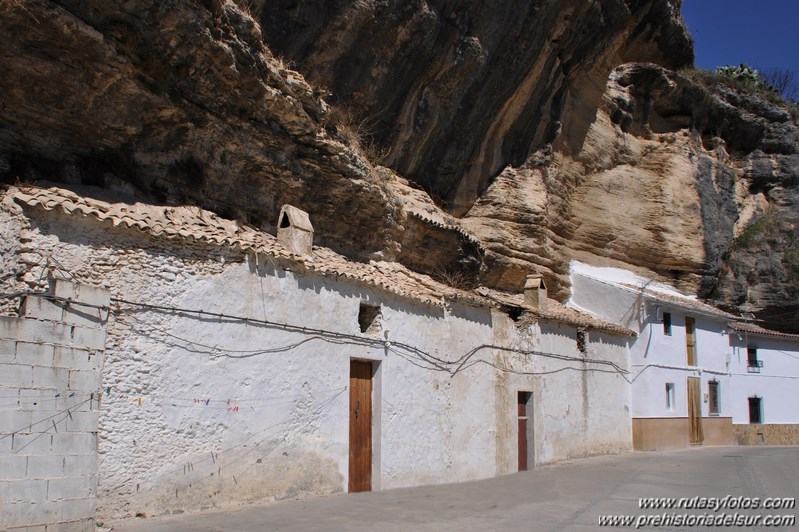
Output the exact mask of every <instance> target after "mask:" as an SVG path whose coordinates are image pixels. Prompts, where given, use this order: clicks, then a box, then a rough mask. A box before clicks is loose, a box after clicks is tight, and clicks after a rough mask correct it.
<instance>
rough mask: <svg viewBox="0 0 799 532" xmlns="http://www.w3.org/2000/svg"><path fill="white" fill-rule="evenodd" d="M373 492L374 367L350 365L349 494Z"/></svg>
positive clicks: (358, 363)
mask: <svg viewBox="0 0 799 532" xmlns="http://www.w3.org/2000/svg"><path fill="white" fill-rule="evenodd" d="M371 489H372V364H371V363H370V362H361V361H357V360H353V361H351V362H350V483H349V491H350V492H355V491H371Z"/></svg>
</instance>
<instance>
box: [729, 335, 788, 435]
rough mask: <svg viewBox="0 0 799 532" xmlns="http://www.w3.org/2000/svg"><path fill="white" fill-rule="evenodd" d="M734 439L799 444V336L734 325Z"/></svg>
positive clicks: (732, 405) (732, 339)
mask: <svg viewBox="0 0 799 532" xmlns="http://www.w3.org/2000/svg"><path fill="white" fill-rule="evenodd" d="M730 344H731V345H732V362H731V364H730V372H731V374H732V390H731V393H730V406H731V408H732V422H733V430H734V432H735V439H736V441H737V442H738V443H740V444H744V445H762V444H766V445H797V444H799V411H797V408H796V405H797V404H799V335H796V334H785V333H780V332H776V331H770V330H767V329H764V328H762V327H759V326H757V325H755V324H752V323H745V322H744V323H742V322H737V323H730Z"/></svg>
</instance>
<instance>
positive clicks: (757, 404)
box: [749, 395, 763, 423]
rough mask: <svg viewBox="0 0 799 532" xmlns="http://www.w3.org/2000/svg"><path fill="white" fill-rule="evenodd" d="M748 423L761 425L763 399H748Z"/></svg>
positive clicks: (754, 397)
mask: <svg viewBox="0 0 799 532" xmlns="http://www.w3.org/2000/svg"><path fill="white" fill-rule="evenodd" d="M749 423H763V398H762V397H758V396H756V395H755V396H753V397H750V398H749Z"/></svg>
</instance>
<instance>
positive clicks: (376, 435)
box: [347, 358, 382, 492]
mask: <svg viewBox="0 0 799 532" xmlns="http://www.w3.org/2000/svg"><path fill="white" fill-rule="evenodd" d="M356 364H364V365H369V366H370V368H371V376H370V382H371V403H370V404H371V423H370V425H369V426H370V435H369V438H370V440H371V441H370V446H371V457H370V467H369V472H370V473H369V474H370V479H369V484H370V486H369V489H368V490H358V491H377V490H379V489H380V484H381V482H380V469H381V467H380V464H381V459H380V457H381V446H380V433H381V430H380V429H381V416H380V412H381V410H382V409H381V394H380V390H381V388H382V371H381V369H382V368H381V366H382V364H381V363H380V361H379V360H373V359H366V358H350V359H349V365H348V379H347V383H348V386H349V387H351V385H352V382H351V381H352V368H353V366H354V365H356ZM351 417H352V390H351V389H350V394H349V401H348V403H347V426H348V438H347V448H348V449H351V447H352V437H353V433H352V426H353V425H352V419H351ZM351 460H352V455H351V453H350V452H348V453H347V470H348V480H347V491H348V492H352V491H353V490H352V483H351V480H350V477H351V473H352V466H351Z"/></svg>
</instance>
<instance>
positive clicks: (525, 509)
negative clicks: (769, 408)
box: [114, 447, 799, 532]
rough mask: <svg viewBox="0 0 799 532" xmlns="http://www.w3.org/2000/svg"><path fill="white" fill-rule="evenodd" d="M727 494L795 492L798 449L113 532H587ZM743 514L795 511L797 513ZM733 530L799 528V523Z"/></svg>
mask: <svg viewBox="0 0 799 532" xmlns="http://www.w3.org/2000/svg"><path fill="white" fill-rule="evenodd" d="M725 495H733V496H735V497H738V496H748V497H760V498H766V497H797V496H799V447H708V448H695V449H686V450H680V451H668V452H653V453H628V454H624V455H617V456H601V457H594V458H586V459H580V460H573V461H569V462H565V463H560V464H556V465H551V466H544V467H540V468H538V469H536V470H534V471H530V472H525V473H519V474H514V475H508V476H504V477H500V478H495V479H489V480H481V481H476V482H469V483H463V484H448V485H439V486H427V487H421V488H409V489H398V490H390V491H383V492H376V493H360V494H338V495H332V496H328V497H314V498H310V499H306V500H289V501H280V502H275V503H271V504H267V505H263V506H257V507H247V508H243V509H235V510H227V511H208V512H203V513H198V514H191V515H189V514H182V515H179V516H169V517H164V518H152V519H135V520H130V521H126V522H123V523H118V524H117V525H116V526H115V527H114V531H115V532H145V531H147V532H167V531H169V532H184V531H185V532H188V531H192V532H194V531H264V530H270V531H271V530H280V531H308V530H380V531H381V532H388V531H399V530H430V531H432V530H436V531H439V530H453V531H455V530H457V531H460V532H464V531H471V530H475V531H477V530H480V531H484V530H545V531H549V530H575V531H584V530H596V529H598V528H600V527H599V526H598V519H599V516H601V515H624V514H626V515H634V516H639V515H645V514H653V515H662V514H664V513H669V514H672V513H677V514H691V515H703V514H707V513H713V511H712V510H702V509H688V510H654V509H650V510H640V509H639V508H638V499H639V497H688V498H691V497H695V496H699V497H719V498H721V497H724V496H725ZM723 512H726V513H727V514H728V515H732V514H734V513H735V512H736V510H733V509H726V510H719V511H718V512H717V513H716V514H720V513H723ZM740 513H749V514H752V513H754V514H760V515H797V514H799V510H797V509H796V508H793V509H781V510H757V511H754V512H752V511H740ZM718 528H719V527H716V528H715V529H718ZM609 529H610V528H609ZM629 529H634V527H630V528H629ZM649 529H650V530H652V529H653V528H649ZM685 529H686V527H678V526H660V527H658V528H657V530H685ZM700 529H702V528H692V530H700ZM733 529H734V530H789V529H793V530H797V529H799V526H795V527H787V528H785V527H776V528H775V527H770V528H752V527H734V528H733Z"/></svg>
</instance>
